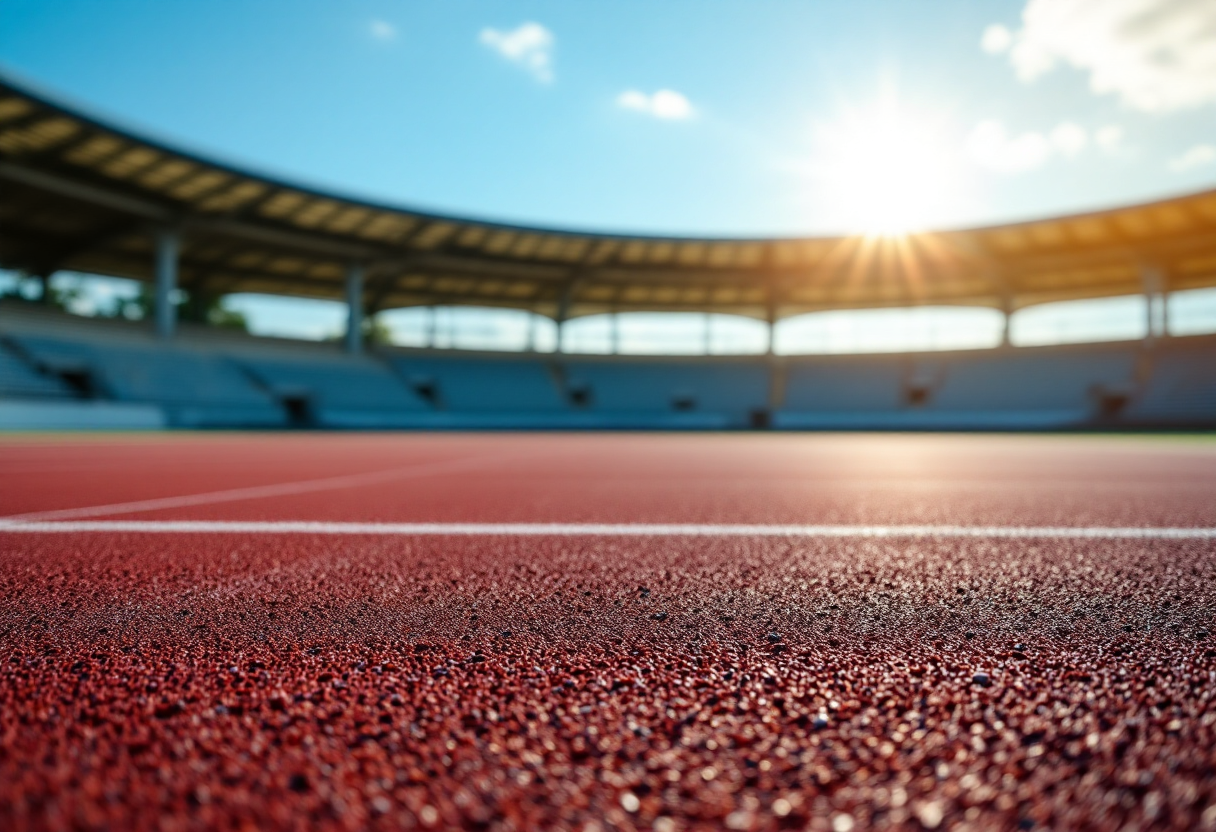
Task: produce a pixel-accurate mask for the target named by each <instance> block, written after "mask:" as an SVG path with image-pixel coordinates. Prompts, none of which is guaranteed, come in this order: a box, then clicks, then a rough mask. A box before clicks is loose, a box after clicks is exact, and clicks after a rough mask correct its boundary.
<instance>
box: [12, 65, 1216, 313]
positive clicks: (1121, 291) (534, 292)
mask: <svg viewBox="0 0 1216 832" xmlns="http://www.w3.org/2000/svg"><path fill="white" fill-rule="evenodd" d="M0 185H2V187H0V266H3V267H5V268H14V269H25V270H28V271H31V272H34V273H39V274H49V273H51V272H54V271H57V270H60V269H71V270H78V271H84V272H92V273H97V274H106V275H114V276H118V277H126V278H134V279H137V280H144V281H149V280H151V279H152V273H153V245H154V244H153V239H152V235H151V234H150V232H151V231H153V230H155V229H157V228H163V227H166V226H169V227H175V228H178V229H180V230H181V232H182V249H181V261H180V285H181V286H182V287H183V288H185V289H187V290H189V289H201V290H204V291H207V292H210V293H230V292H261V293H269V294H280V295H294V296H304V297H316V298H332V299H341V298H343V280H344V274H345V272H346V269H347V268H348V266H349V265H350V264H351V263H354V262H357V263H361V264H363V266H364V268H365V272H366V275H367V283H366V285H367V294H366V303H367V305H368V307H369V310H370V311H378V310H382V309H391V308H397V307H407V306H417V305H433V304H441V305H466V306H498V307H508V308H515V309H528V310H532V311H534V312H538V313H540V314H543V315H548V316H550V317H554V318H572V317H577V316H581V315H589V314H596V313H600V312H609V311H698V312H723V313H733V314H741V315H748V316H751V317H756V318H762V319H763V318H770V319H776V318H779V317H788V316H790V315H794V314H799V313H802V312H811V311H819V310H830V309H865V308H878V307H893V306H916V305H926V304H933V305H966V306H987V307H993V308H998V309H1000V308H1006V309H1010V310H1013V309H1018V308H1022V307H1026V306H1030V305H1033V304H1038V303H1046V302H1051V301H1061V300H1074V299H1083V298H1095V297H1107V296H1115V295H1126V294H1136V293H1139V292H1141V291H1143V289H1144V280H1143V276H1142V275H1143V273H1144V269H1145V267H1146V266H1152V267H1155V268H1156V269H1159V270H1160V273H1161V274H1163V275H1164V277H1165V280H1166V288H1168V289H1170V290H1177V289H1187V288H1201V287H1211V286H1216V191H1208V192H1205V193H1200V194H1194V195H1190V196H1184V197H1179V198H1175V199H1169V200H1164V201H1161V202H1155V203H1151V204H1145V205H1136V206H1130V207H1124V208H1117V209H1114V210H1109V211H1101V212H1095V213H1087V214H1077V215H1072V216H1065V217H1055V218H1051V219H1044V220H1038V221H1034V222H1024V223H1017V224H1010V225H1001V226H992V227H986V228H975V229H969V230H960V231H944V232H928V233H918V234H911V235H906V236H901V237H864V236H856V237H816V238H789V239H710V238H702V239H697V238H673V237H642V236H619V235H610V234H592V233H578V232H572V231H562V230H557V229H544V228H528V227H521V226H513V225H504V224H500V223H494V222H486V221H482V220H477V219H469V218H457V217H450V216H440V215H436V214H431V213H426V212H421V211H413V210H409V209H406V208H400V207H395V206H386V205H378V204H374V203H370V202H366V201H362V200H357V199H351V198H347V197H343V196H339V195H335V194H331V193H323V192H320V191H317V190H314V189H310V188H307V187H301V186H299V185H295V184H291V183H289V182H282V181H277V180H275V179H271V178H268V177H266V176H262V175H259V174H256V173H252V172H249V171H244V170H240V169H238V168H236V167H232V166H229V165H226V164H220V163H217V162H215V161H211V160H208V159H205V158H202V157H200V156H197V155H193V154H191V153H187V152H183V151H180V150H177V149H174V148H171V147H168V146H166V145H164V144H162V143H159V142H155V141H150V140H148V139H146V138H142V137H140V136H138V135H135V134H134V133H132V132H130V131H128V130H124V129H120V128H118V127H115V126H114V125H112V124H107V123H104V122H102V121H98V120H96V119H94V118H92V117H89V116H86V115H84V114H82V113H81V112H79V111H77V110H75V109H74V108H71V107H68V106H65V105H63V104H60V103H56V102H54V101H52V100H50V99H49V98H47V97H46V96H44V95H42V94H41V93H35V92H33V91H31V90H30V89H28V88H26V87H24V86H23V85H21V84H18V83H16V82H13V81H11V80H9V79H5V78H2V77H0Z"/></svg>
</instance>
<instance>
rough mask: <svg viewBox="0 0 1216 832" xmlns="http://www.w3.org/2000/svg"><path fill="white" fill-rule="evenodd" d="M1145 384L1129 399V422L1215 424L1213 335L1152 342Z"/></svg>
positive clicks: (1127, 419)
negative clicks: (1153, 346)
mask: <svg viewBox="0 0 1216 832" xmlns="http://www.w3.org/2000/svg"><path fill="white" fill-rule="evenodd" d="M1149 362H1150V363H1149V367H1150V372H1149V373H1147V376H1148V377H1147V379H1146V381H1145V384H1144V385H1143V387H1142V388H1141V390H1140V391H1139V394H1138V395H1136V396H1135V397H1134V398H1132V400H1131V401H1130V402H1129V403H1128V407H1127V409H1126V412H1125V413H1124V418H1125V420H1126V421H1127V422H1128V423H1129V424H1146V425H1155V424H1162V423H1167V424H1174V425H1178V426H1180V427H1184V426H1195V427H1212V426H1213V424H1216V339H1213V338H1195V339H1185V340H1183V339H1168V340H1166V341H1163V342H1159V343H1158V344H1156V345H1155V348H1154V350H1153V351H1152V355H1151V356H1150V358H1149Z"/></svg>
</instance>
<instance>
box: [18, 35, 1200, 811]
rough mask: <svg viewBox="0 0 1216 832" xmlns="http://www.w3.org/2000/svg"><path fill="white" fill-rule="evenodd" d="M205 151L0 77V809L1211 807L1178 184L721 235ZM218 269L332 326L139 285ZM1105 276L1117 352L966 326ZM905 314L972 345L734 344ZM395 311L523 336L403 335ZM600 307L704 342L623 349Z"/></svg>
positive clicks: (1195, 278)
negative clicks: (802, 326) (594, 332)
mask: <svg viewBox="0 0 1216 832" xmlns="http://www.w3.org/2000/svg"><path fill="white" fill-rule="evenodd" d="M384 25H385V26H387V24H384ZM375 31H377V32H379V34H378V35H377V37H381V38H382V39H383V40H389V39H391V38H389V37H388V36H387V35H385V32H386V31H388V30H384V29H376V30H375ZM483 39H484V36H483ZM491 40H492V39H491ZM504 54H508V53H507V52H504ZM508 57H510V56H509V55H508ZM536 67H539V69H536ZM534 69H536V71H537V73H538V76H537V77H538V78H540V79H541V80H542V81H543V80H544V77H545V76H544V74H543V73H544V72H547V71H549V68H548V65H547V64H535V66H534ZM249 168H250V169H246V168H245V166H242V165H233V164H230V163H227V162H221V161H217V160H215V159H212V158H209V157H208V155H207V154H206V153H196V152H193V151H188V150H184V149H181V148H180V147H178V146H175V144H174V143H173V142H172V141H162V140H159V139H152V138H148V137H147V136H145V135H143V134H142V131H141V130H139V129H133V128H127V127H123V126H119V125H118V123H117V121H115V120H112V119H110V118H108V117H106V116H96V115H94V114H92V113H91V112H90V111H89V108H88V107H83V106H79V105H76V104H74V103H67V102H66V100H64V99H60V98H59V97H58V96H57V95H55V94H53V93H46V92H44V91H42V90H41V89H39V88H37V87H36V86H34V85H32V84H30V83H28V82H26V81H23V80H19V79H18V78H16V77H15V76H13V77H9V76H7V75H4V76H0V269H3V270H8V272H10V273H12V274H18V275H20V278H21V281H22V285H23V286H28V285H35V286H37V287H38V290H37V291H36V292H32V293H27V294H26V295H25V296H19V295H15V294H14V295H11V296H8V297H3V298H0V474H2V476H0V482H2V483H3V484H2V485H0V597H2V598H3V600H4V603H3V604H2V605H0V663H2V664H0V826H3V827H4V828H6V829H13V830H25V829H30V830H34V829H39V830H41V829H149V830H152V829H155V830H168V829H173V830H179V829H180V830H186V829H230V828H255V829H312V828H316V829H362V828H375V829H403V828H404V829H415V828H421V829H441V828H466V829H494V830H508V829H514V830H519V829H533V828H544V829H548V828H554V829H571V830H586V832H596V831H598V832H604V830H610V829H654V830H659V831H660V832H677V830H685V829H721V828H727V829H732V830H751V829H756V830H777V829H813V830H825V831H826V830H831V832H853V830H861V829H867V828H897V829H958V830H965V829H973V830H977V829H1010V830H1013V829H1019V830H1025V829H1040V828H1041V829H1087V830H1098V829H1158V828H1159V829H1216V776H1214V775H1213V772H1216V719H1214V718H1213V710H1212V706H1213V702H1212V700H1213V696H1214V694H1216V681H1214V680H1216V641H1214V640H1213V638H1212V632H1213V628H1214V627H1216V593H1214V592H1213V589H1212V588H1213V586H1216V583H1214V581H1216V445H1213V444H1212V434H1211V431H1212V430H1213V429H1214V428H1216V334H1204V333H1198V334H1179V333H1178V332H1176V331H1175V329H1176V327H1174V326H1173V325H1172V322H1171V319H1170V310H1171V309H1172V308H1173V307H1172V306H1171V298H1172V297H1174V296H1175V295H1176V293H1187V292H1194V291H1198V290H1208V289H1216V190H1206V191H1198V192H1192V193H1189V194H1186V195H1183V196H1175V197H1171V198H1167V199H1161V200H1156V201H1150V202H1137V203H1134V204H1124V205H1120V206H1118V207H1113V208H1107V209H1104V210H1098V211H1088V212H1082V213H1069V214H1060V215H1052V216H1047V217H1045V218H1042V219H1036V220H1031V221H1022V222H1013V223H1002V224H991V225H983V226H976V227H967V228H962V229H960V230H945V231H926V232H914V233H899V234H894V233H892V234H855V235H836V236H803V237H795V236H785V237H777V236H773V237H759V236H755V237H742V236H741V237H737V238H727V237H722V236H708V235H707V236H703V237H693V236H658V235H648V236H643V235H622V234H615V233H591V232H589V231H585V230H572V229H563V228H558V227H554V228H547V227H542V226H529V225H524V224H508V223H498V222H491V221H487V220H483V219H479V218H475V217H472V216H468V217H464V216H455V215H446V214H440V213H435V212H428V211H419V210H414V209H410V208H406V207H400V206H397V205H394V204H380V203H376V202H373V201H369V200H366V199H362V198H355V197H347V196H343V195H342V194H341V193H340V192H331V191H327V190H323V189H319V188H314V187H311V186H305V185H301V184H298V183H295V182H293V181H290V180H288V179H282V178H279V177H277V176H272V175H268V174H262V173H258V172H257V171H256V169H255V168H254V166H252V165H251V166H249ZM65 273H73V274H84V275H95V276H101V277H104V278H117V279H121V280H126V281H134V282H136V283H137V284H139V285H140V286H142V287H144V288H143V289H141V290H140V291H141V293H142V294H141V295H140V297H142V298H145V299H146V301H147V310H146V311H147V315H146V317H143V318H142V319H128V318H124V317H123V316H116V317H108V318H106V317H85V316H82V315H79V314H71V313H70V312H69V311H66V310H65V309H63V308H60V307H59V306H57V305H55V304H53V303H51V302H50V300H51V296H52V291H51V284H52V281H53V280H54V279H55V278H56V275H61V274H65ZM242 293H246V294H256V295H261V296H270V297H276V298H308V299H318V300H325V301H331V302H340V303H342V304H344V306H343V310H344V311H343V318H344V326H343V332H342V334H341V337H339V338H336V339H334V340H329V341H324V340H321V341H311V342H310V341H304V340H298V339H290V338H282V337H267V336H264V335H255V334H251V333H250V332H246V331H241V330H236V329H232V328H226V327H222V326H217V325H213V324H209V323H207V322H206V321H205V320H203V319H202V318H200V316H199V315H197V314H192V313H191V312H190V306H189V301H190V300H191V299H199V298H218V297H222V296H229V295H234V294H242ZM1131 296H1136V297H1139V298H1142V299H1143V306H1142V308H1143V310H1144V313H1143V314H1144V320H1143V322H1142V323H1143V326H1142V332H1143V334H1142V337H1136V338H1131V339H1127V338H1124V339H1117V340H1097V341H1090V342H1088V343H1048V344H1038V345H1020V344H1017V343H1015V340H1014V339H1013V338H1012V337H1011V328H1012V327H1011V321H1013V320H1014V316H1015V315H1016V314H1018V313H1021V312H1022V311H1023V310H1032V309H1035V308H1037V307H1041V306H1044V305H1048V304H1058V303H1067V302H1073V301H1093V300H1103V299H1111V298H1127V297H1131ZM918 307H934V308H942V307H956V308H966V309H983V310H991V311H992V312H993V313H994V314H999V316H1000V321H1001V325H1000V337H999V339H998V343H996V344H994V345H992V346H990V347H985V348H968V349H953V348H950V349H932V350H912V351H909V350H900V351H891V352H875V351H870V352H864V353H862V352H859V353H856V354H826V353H820V354H809V353H808V354H797V353H794V352H790V351H783V350H780V349H778V348H777V336H776V332H777V330H778V328H779V327H780V326H781V325H782V324H783V322H787V321H790V320H793V319H795V318H798V317H799V316H805V315H809V314H814V313H829V312H854V311H866V310H883V309H909V308H918ZM437 308H444V309H449V308H468V309H497V310H509V311H514V312H518V313H521V314H526V315H527V316H528V317H527V320H529V321H531V322H533V323H530V324H529V329H528V335H527V342H526V344H525V345H524V348H522V349H514V350H487V349H476V350H475V349H462V348H454V347H452V346H441V345H440V344H439V343H438V339H437V337H436V332H435V323H434V321H435V312H434V310H435V309H437ZM408 309H414V310H426V309H429V310H432V311H431V313H430V317H429V318H427V319H425V320H429V321H430V324H429V327H430V329H429V331H427V332H425V333H423V334H422V335H423V337H422V339H421V342H420V343H414V344H412V345H400V344H394V343H392V342H391V341H389V340H386V339H384V338H380V337H377V336H376V327H375V324H374V321H375V320H376V318H377V316H378V315H381V314H382V313H387V312H391V311H393V310H408ZM640 313H655V314H660V313H662V314H683V315H696V316H704V318H705V320H706V322H707V323H706V324H705V336H704V337H705V348H704V349H703V350H701V352H702V353H703V354H698V355H672V354H649V355H639V354H624V353H625V351H624V350H622V349H621V348H620V346H621V344H620V334H619V330H618V328H617V319H618V317H620V316H628V315H633V314H640ZM597 316H598V317H600V318H602V319H604V320H606V321H611V322H612V323H611V326H612V329H611V331H610V337H609V347H608V349H606V350H604V351H602V353H600V354H593V353H590V352H587V351H580V350H578V349H574V348H572V342H571V339H570V337H569V328H570V327H571V326H573V325H576V324H577V322H579V321H580V320H585V319H590V318H594V317H597ZM711 316H736V317H738V318H744V319H750V320H751V321H754V322H759V324H762V325H763V327H764V332H765V336H764V341H765V343H764V345H763V346H762V347H761V348H759V349H756V350H753V351H751V352H750V353H749V352H740V353H739V354H714V351H713V350H712V349H710V345H709V338H710V334H709V323H708V321H709V320H710V317H711ZM417 320H424V319H423V318H421V317H420V318H418V319H417ZM535 321H548V322H551V324H547V325H551V326H553V327H555V332H556V336H555V339H554V343H553V345H552V348H551V349H550V348H548V347H543V348H542V346H541V345H540V343H539V340H538V338H537V336H536V330H535V328H534V327H535V326H536V324H535Z"/></svg>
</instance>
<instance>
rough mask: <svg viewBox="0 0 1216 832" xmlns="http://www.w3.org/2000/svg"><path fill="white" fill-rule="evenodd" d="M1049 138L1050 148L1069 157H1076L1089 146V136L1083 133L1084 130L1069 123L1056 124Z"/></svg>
mask: <svg viewBox="0 0 1216 832" xmlns="http://www.w3.org/2000/svg"><path fill="white" fill-rule="evenodd" d="M1049 138H1050V139H1051V145H1052V147H1054V148H1055V149H1056V150H1057V151H1059V152H1060V153H1063V154H1064V155H1065V156H1070V157H1071V156H1076V155H1077V154H1078V153H1080V152H1081V151H1082V150H1084V149H1085V146H1086V145H1087V144H1089V134H1088V133H1086V132H1085V128H1083V127H1080V126H1078V125H1076V124H1073V123H1072V122H1071V121H1064V122H1061V123H1060V124H1057V125H1056V126H1055V128H1054V129H1053V130H1052V131H1051V133H1050V135H1049Z"/></svg>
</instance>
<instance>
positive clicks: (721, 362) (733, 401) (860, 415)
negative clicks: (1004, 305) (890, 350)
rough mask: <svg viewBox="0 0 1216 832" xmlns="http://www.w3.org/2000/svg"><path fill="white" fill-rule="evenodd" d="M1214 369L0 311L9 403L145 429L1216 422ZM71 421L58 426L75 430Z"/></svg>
mask: <svg viewBox="0 0 1216 832" xmlns="http://www.w3.org/2000/svg"><path fill="white" fill-rule="evenodd" d="M1214 359H1216V338H1213V337H1211V336H1206V337H1189V338H1170V339H1164V340H1161V341H1159V342H1157V343H1156V344H1154V345H1153V346H1152V348H1151V349H1146V348H1145V347H1144V345H1142V344H1140V343H1116V344H1095V345H1072V346H1057V347H1034V348H1018V349H1009V348H1004V349H993V350H970V351H957V352H940V353H919V354H899V355H851V356H799V357H780V358H772V357H767V358H766V357H720V356H715V357H686V358H671V357H641V356H628V357H620V356H614V357H608V356H604V357H598V356H597V357H592V356H585V355H579V356H569V355H567V356H557V355H553V354H544V355H540V354H537V355H532V354H509V355H503V354H487V353H470V352H455V351H446V350H444V351H434V350H410V349H402V348H369V350H368V352H366V353H365V354H362V355H349V354H347V353H345V352H343V351H342V349H341V347H340V345H338V344H336V343H310V342H296V341H286V340H279V339H272V338H258V337H254V336H251V335H247V334H245V333H238V332H232V331H224V330H216V329H211V328H207V327H201V326H192V325H189V324H184V325H182V327H181V330H180V332H179V334H178V336H177V337H176V338H174V339H173V340H171V341H163V340H159V339H157V338H155V337H154V336H153V335H152V334H151V332H150V331H149V328H148V327H147V325H146V324H143V323H138V322H129V321H116V320H96V319H83V318H78V317H73V316H68V315H64V314H62V313H58V312H55V311H53V310H49V309H45V308H37V307H32V306H29V305H26V304H0V405H13V404H14V403H19V404H21V405H22V407H26V406H32V405H33V404H34V403H37V402H54V403H57V406H60V410H61V411H62V408H63V407H71V406H82V405H84V404H89V405H92V406H94V409H93V411H91V412H95V413H102V410H103V409H98V407H97V406H98V405H106V406H108V407H110V408H111V409H110V411H107V412H110V413H111V414H113V413H119V411H116V410H113V408H118V407H127V408H136V409H138V408H143V410H140V411H139V416H138V419H139V424H141V425H147V424H152V423H156V424H160V423H165V424H168V425H169V426H174V427H264V428H269V427H284V426H299V427H327V428H413V427H419V428H421V427H437V428H523V429H526V428H602V429H666V428H671V429H675V428H693V429H736V428H747V427H761V426H764V425H766V424H768V425H770V426H771V427H774V428H779V429H863V430H864V429H907V430H915V429H943V430H944V429H950V430H954V429H989V430H1005V429H1066V428H1084V427H1119V426H1128V427H1165V428H1168V427H1185V428H1189V427H1216V360H1214ZM149 411H152V412H153V413H154V414H159V415H154V416H149V415H148V414H149ZM31 412H33V411H31ZM82 412H83V411H82ZM132 412H134V411H132ZM65 413H67V411H63V412H59V411H57V414H58V415H56V416H55V418H56V419H59V420H60V422H57V424H58V423H63V424H68V423H72V424H74V422H72V417H71V416H70V414H67V415H64V414H65ZM114 418H118V417H114ZM64 420H66V421H64Z"/></svg>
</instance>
